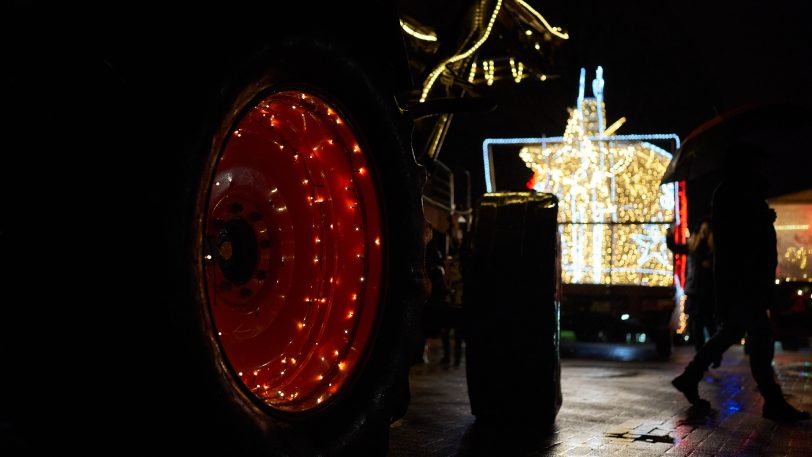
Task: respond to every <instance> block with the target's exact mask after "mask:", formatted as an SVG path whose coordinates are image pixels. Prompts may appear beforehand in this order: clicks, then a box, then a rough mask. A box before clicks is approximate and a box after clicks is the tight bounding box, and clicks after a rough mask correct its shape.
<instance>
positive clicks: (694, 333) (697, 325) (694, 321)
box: [688, 313, 713, 352]
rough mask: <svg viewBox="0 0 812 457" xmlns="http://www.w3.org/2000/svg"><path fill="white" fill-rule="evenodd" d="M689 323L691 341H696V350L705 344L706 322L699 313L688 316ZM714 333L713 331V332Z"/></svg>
mask: <svg viewBox="0 0 812 457" xmlns="http://www.w3.org/2000/svg"><path fill="white" fill-rule="evenodd" d="M688 323H689V324H690V328H691V342H692V343H694V348H696V352H699V349H701V348H702V346H703V345H704V344H705V323H704V322H703V321H702V316H701V315H700V314H698V313H695V314H691V315H690V316H688ZM711 335H713V333H711Z"/></svg>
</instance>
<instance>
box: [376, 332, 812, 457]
mask: <svg viewBox="0 0 812 457" xmlns="http://www.w3.org/2000/svg"><path fill="white" fill-rule="evenodd" d="M431 347H432V351H431V354H430V360H429V363H428V364H424V365H420V366H415V367H413V368H412V373H411V377H410V382H411V387H412V403H411V406H410V408H409V411H408V413H407V414H406V416H405V417H403V418H402V419H401V420H399V421H398V422H396V423H395V424H393V426H392V430H391V438H390V446H389V455H390V456H397V457H406V456H480V455H481V456H514V455H515V456H559V455H561V456H598V455H601V456H603V455H618V456H656V455H675V456H703V457H704V456H743V455H746V456H751V455H752V456H756V455H758V456H761V455H765V456H812V421H806V422H801V423H799V424H792V425H786V424H778V423H775V422H772V421H770V420H766V419H763V418H762V417H761V406H762V399H761V396H760V395H759V393H758V390H757V389H756V386H755V383H754V382H753V379H752V377H751V376H750V367H749V364H748V361H747V356H746V355H745V354H744V351H743V349H742V347H741V346H738V347H733V348H731V349H730V350H729V351H728V352H727V353H726V354H725V357H724V359H723V361H722V366H721V367H720V368H717V369H712V370H710V371H709V372H707V373H706V376H705V378H704V379H703V381H702V382H701V383H700V387H699V389H700V394H701V396H702V397H703V398H706V399H708V400H709V401H710V402H711V405H712V409H711V410H710V411H701V410H696V409H694V408H690V407H689V406H690V405H689V404H688V402H687V401H686V400H685V398H684V397H683V396H682V395H681V394H680V393H679V392H677V391H676V390H675V389H674V388H673V387H672V386H671V384H670V380H671V379H672V378H673V377H674V376H676V375H677V374H679V373H680V372H681V371H682V368H683V366H684V365H685V364H686V363H687V362H688V360H690V358H691V356H692V355H693V348H692V347H688V346H686V347H677V348H675V352H674V355H673V356H672V357H671V360H669V361H651V360H647V359H649V355H651V349H650V348H647V347H646V346H637V347H634V346H617V345H589V346H587V345H583V346H582V347H580V348H578V347H577V346H576V347H575V348H573V347H569V348H568V350H567V351H564V350H562V353H566V354H568V355H567V356H566V357H564V358H562V365H563V369H562V376H561V378H562V379H561V382H562V390H563V395H564V403H563V406H562V407H561V410H560V411H559V413H558V417H557V419H556V422H555V424H554V426H553V427H552V428H550V429H546V430H544V429H538V428H521V429H520V428H519V427H516V426H502V427H492V426H489V427H485V426H482V425H480V424H476V423H475V418H474V417H473V416H471V414H470V409H469V403H468V394H467V390H466V382H465V367H464V364H465V362H464V361H463V365H462V366H460V367H453V366H452V367H445V366H443V365H441V364H440V363H439V359H440V354H439V347H437V346H436V345H435V344H432V346H431ZM576 353H577V354H578V355H580V356H581V357H578V358H576V357H573V356H571V355H570V354H576ZM601 353H603V355H604V356H605V357H607V358H613V359H614V360H606V359H598V358H595V357H599V356H600V355H601ZM584 355H586V356H588V357H590V358H584V357H583V356H584ZM775 367H776V373H777V374H778V376H779V381H780V383H781V385H782V386H783V388H784V393H785V396H786V397H787V399H788V401H789V402H790V403H792V404H793V405H795V406H796V407H799V408H801V409H804V410H807V411H812V351H810V350H809V349H802V350H800V351H782V350H781V348H780V345H777V346H776V357H775ZM504 395H505V401H519V402H520V401H521V398H514V397H513V396H511V395H512V393H510V392H505V393H504Z"/></svg>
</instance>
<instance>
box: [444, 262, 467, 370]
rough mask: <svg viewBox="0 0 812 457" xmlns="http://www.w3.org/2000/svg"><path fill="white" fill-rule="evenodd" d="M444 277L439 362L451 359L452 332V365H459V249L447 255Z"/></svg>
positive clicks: (460, 276) (460, 284)
mask: <svg viewBox="0 0 812 457" xmlns="http://www.w3.org/2000/svg"><path fill="white" fill-rule="evenodd" d="M447 260H448V262H447V269H446V277H447V279H448V286H449V287H448V298H447V300H446V304H447V309H446V316H445V322H444V323H443V329H442V338H443V358H442V360H440V363H443V364H448V363H449V362H450V361H451V334H452V333H453V334H454V366H455V367H458V366H460V362H461V361H462V328H461V327H462V287H463V283H462V281H463V279H462V268H461V266H460V261H461V260H460V255H459V249H455V255H453V256H448V259H447Z"/></svg>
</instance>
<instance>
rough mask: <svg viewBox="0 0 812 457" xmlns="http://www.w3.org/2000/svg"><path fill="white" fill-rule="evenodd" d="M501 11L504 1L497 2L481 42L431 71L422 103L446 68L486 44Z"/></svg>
mask: <svg viewBox="0 0 812 457" xmlns="http://www.w3.org/2000/svg"><path fill="white" fill-rule="evenodd" d="M500 9H502V0H496V6H495V7H494V8H493V14H491V18H490V20H489V21H488V25H487V26H486V27H485V32H483V33H482V36H480V38H479V40H477V42H476V43H474V44H473V46H471V47H470V48H469V49H468V50H467V51H465V52H461V53H459V54H457V55H455V56H452V57H450V58H448V59H446V60H444V61H443V62H441V63H440V64H439V65H437V67H435V68H434V70H432V71H431V73H429V76H428V77H427V78H426V81H425V82H424V83H423V93H422V94H421V95H420V103H423V102H425V101H426V99H427V98H428V96H429V91H431V88H432V86H433V85H434V82H435V81H437V78H439V77H440V75H441V74H442V73H443V72H444V71H445V70H446V66H448V65H449V64H452V63H454V62H459V61H460V60H463V59H466V58H468V57H469V56H471V54H473V53H474V52H476V50H477V49H479V48H480V47H481V46H482V45H483V44H484V43H485V41H487V40H488V37H489V36H490V35H491V30H492V29H493V24H494V22H496V16H497V15H498V14H499V10H500Z"/></svg>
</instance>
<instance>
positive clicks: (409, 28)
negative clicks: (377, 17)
mask: <svg viewBox="0 0 812 457" xmlns="http://www.w3.org/2000/svg"><path fill="white" fill-rule="evenodd" d="M400 28H401V29H403V31H404V32H406V33H407V34H409V35H411V36H413V37H415V38H417V39H418V40H422V41H437V34H436V33H434V32H432V31H429V32H428V33H422V32H419V31H417V29H416V28H415V27H414V26H413V25H411V24H409V23H408V22H406V21H404V20H403V19H401V20H400Z"/></svg>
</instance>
